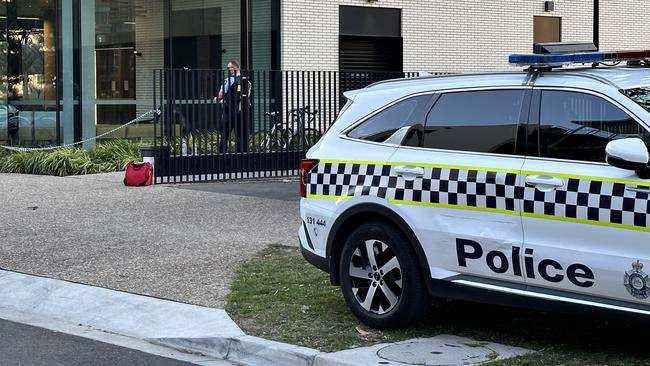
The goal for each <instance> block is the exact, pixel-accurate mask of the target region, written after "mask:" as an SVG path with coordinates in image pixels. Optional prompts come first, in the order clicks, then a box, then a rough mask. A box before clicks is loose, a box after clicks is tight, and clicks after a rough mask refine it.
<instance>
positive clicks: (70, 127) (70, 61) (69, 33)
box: [58, 0, 74, 144]
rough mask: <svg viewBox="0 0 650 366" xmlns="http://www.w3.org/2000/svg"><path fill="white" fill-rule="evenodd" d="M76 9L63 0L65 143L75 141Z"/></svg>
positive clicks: (62, 66)
mask: <svg viewBox="0 0 650 366" xmlns="http://www.w3.org/2000/svg"><path fill="white" fill-rule="evenodd" d="M73 14H74V11H73V4H72V0H61V22H60V23H59V24H60V25H61V29H60V30H59V32H61V36H60V37H59V39H60V40H61V45H60V48H59V49H60V52H61V75H59V82H60V83H62V85H61V89H60V90H61V95H59V96H58V97H59V98H61V99H62V109H61V114H60V119H59V121H60V127H61V129H62V130H63V134H62V135H61V136H62V138H63V143H64V144H71V143H73V142H74V33H73V32H74V31H73V26H72V24H73V21H74V16H73Z"/></svg>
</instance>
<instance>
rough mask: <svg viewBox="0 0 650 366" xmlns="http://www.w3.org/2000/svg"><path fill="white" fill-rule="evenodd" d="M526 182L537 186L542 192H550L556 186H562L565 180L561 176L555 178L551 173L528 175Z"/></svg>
mask: <svg viewBox="0 0 650 366" xmlns="http://www.w3.org/2000/svg"><path fill="white" fill-rule="evenodd" d="M526 184H528V185H531V186H535V187H536V188H537V189H539V190H540V191H542V192H549V191H552V190H554V189H555V188H560V187H562V186H563V185H564V182H563V181H562V179H560V178H555V177H552V176H550V175H527V176H526Z"/></svg>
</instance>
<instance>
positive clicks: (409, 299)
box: [339, 222, 429, 329]
mask: <svg viewBox="0 0 650 366" xmlns="http://www.w3.org/2000/svg"><path fill="white" fill-rule="evenodd" d="M339 270H340V278H341V289H342V291H343V296H344V297H345V300H346V302H347V304H348V306H349V307H350V309H351V310H352V312H353V313H354V314H355V315H356V316H357V317H358V318H359V319H360V320H361V321H362V322H364V323H366V324H367V325H370V326H371V327H373V328H378V329H387V328H398V327H404V326H407V325H409V324H411V323H412V322H414V321H415V320H417V319H419V318H420V317H422V316H423V315H424V313H425V312H426V310H427V305H428V300H429V296H428V293H427V290H426V286H425V283H424V279H423V277H422V274H421V271H420V265H419V263H418V261H417V260H416V258H415V255H414V253H413V251H412V249H411V248H410V246H409V244H408V241H407V239H406V238H405V237H404V235H403V234H402V233H400V232H399V231H398V230H396V229H395V228H394V227H393V226H391V225H389V224H386V223H380V222H371V223H366V224H363V225H361V226H360V227H358V228H357V229H356V230H355V231H354V232H352V234H351V235H350V236H349V237H348V239H347V240H346V242H345V245H344V248H343V252H342V254H341V262H340V266H339Z"/></svg>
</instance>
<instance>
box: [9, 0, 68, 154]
mask: <svg viewBox="0 0 650 366" xmlns="http://www.w3.org/2000/svg"><path fill="white" fill-rule="evenodd" d="M56 5H57V4H56V1H55V0H21V1H7V2H4V4H2V5H0V27H1V29H2V34H1V35H0V80H1V82H0V98H1V99H2V103H1V104H0V105H2V106H1V107H0V131H1V132H0V143H3V142H4V143H5V144H9V145H18V146H48V145H52V144H56V143H57V133H56V127H57V113H56V105H57V103H56V97H57V95H56V94H57V93H56V75H57V60H56V47H57V44H56V43H57V22H56V14H57V7H56Z"/></svg>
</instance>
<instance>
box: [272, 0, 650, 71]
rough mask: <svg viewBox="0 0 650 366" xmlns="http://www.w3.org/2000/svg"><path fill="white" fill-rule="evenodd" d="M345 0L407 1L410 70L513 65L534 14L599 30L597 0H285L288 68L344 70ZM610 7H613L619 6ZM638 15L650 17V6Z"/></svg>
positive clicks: (567, 32)
mask: <svg viewBox="0 0 650 366" xmlns="http://www.w3.org/2000/svg"><path fill="white" fill-rule="evenodd" d="M619 1H621V0H616V2H619ZM627 2H629V3H630V4H632V3H634V4H636V3H638V1H636V0H628V1H627ZM602 3H604V1H601V4H602ZM339 5H353V6H372V7H389V8H401V9H402V37H403V40H404V71H420V70H426V71H434V72H471V71H480V70H504V69H509V68H511V67H510V66H509V65H508V63H507V56H508V55H509V54H510V53H514V52H531V51H532V44H533V16H556V17H557V16H559V17H562V40H563V41H591V40H592V34H593V24H592V19H593V13H592V10H593V0H557V1H555V11H553V12H544V1H541V0H535V1H521V0H516V1H515V0H503V1H498V2H494V1H493V2H488V1H469V0H436V1H432V0H411V1H404V0H380V1H378V2H375V3H372V4H369V3H368V2H367V1H366V0H329V1H313V0H283V1H282V11H281V14H282V15H281V16H282V20H281V29H282V68H283V69H285V70H338V46H339V45H338V43H339V28H338V25H339V23H338V22H339ZM630 6H632V5H630ZM601 7H602V5H601ZM608 7H609V8H612V10H609V9H608V12H607V14H609V13H612V12H615V9H613V8H614V7H613V6H611V5H608ZM646 7H647V5H646ZM603 13H605V12H603ZM626 15H627V14H625V15H621V16H626ZM603 16H605V15H604V14H603ZM637 16H638V17H641V18H643V17H645V18H646V19H647V18H650V12H648V11H646V12H645V13H644V14H638V15H637ZM638 23H639V26H638V28H639V29H640V32H641V31H645V32H646V33H645V34H646V37H645V40H647V39H648V37H647V28H646V29H645V30H644V29H643V25H642V24H646V25H647V24H648V23H649V22H648V21H647V20H646V21H644V22H641V21H639V22H638ZM638 39H641V37H640V36H634V37H633V38H632V40H631V42H638V41H634V40H638ZM646 42H647V41H646Z"/></svg>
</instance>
